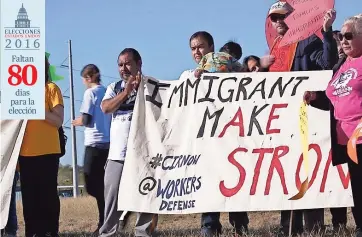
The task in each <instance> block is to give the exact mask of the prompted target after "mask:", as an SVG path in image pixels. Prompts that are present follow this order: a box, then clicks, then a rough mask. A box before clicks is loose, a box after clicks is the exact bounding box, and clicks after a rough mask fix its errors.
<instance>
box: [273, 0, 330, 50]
mask: <svg viewBox="0 0 362 237" xmlns="http://www.w3.org/2000/svg"><path fill="white" fill-rule="evenodd" d="M287 2H288V3H289V4H290V5H291V6H292V7H293V8H294V11H293V13H292V14H291V15H289V16H288V17H287V18H286V20H285V23H286V24H287V25H288V27H289V30H288V31H287V33H286V34H285V36H284V37H283V40H282V41H281V42H280V46H281V47H282V46H284V45H289V44H292V43H295V42H299V41H301V40H304V39H306V38H308V37H309V36H311V35H313V34H315V33H316V32H319V31H321V29H322V27H323V22H324V15H325V13H326V12H327V11H328V10H329V9H332V8H334V0H323V1H321V0H287Z"/></svg>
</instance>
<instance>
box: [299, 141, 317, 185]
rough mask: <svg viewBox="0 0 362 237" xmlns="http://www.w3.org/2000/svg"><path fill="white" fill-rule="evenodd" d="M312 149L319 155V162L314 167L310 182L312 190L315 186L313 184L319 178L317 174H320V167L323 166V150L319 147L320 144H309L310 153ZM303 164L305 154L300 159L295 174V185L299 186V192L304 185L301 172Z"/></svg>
mask: <svg viewBox="0 0 362 237" xmlns="http://www.w3.org/2000/svg"><path fill="white" fill-rule="evenodd" d="M311 149H313V150H314V151H315V153H316V154H317V162H316V164H315V166H314V169H313V173H312V177H311V179H310V180H309V184H308V188H310V187H311V186H312V185H313V183H314V181H315V179H316V177H317V174H318V170H319V166H320V165H321V162H322V151H321V148H320V147H319V145H318V144H309V150H308V151H310V150H311ZM302 163H303V154H302V155H301V156H300V157H299V162H298V166H297V171H296V172H295V183H296V185H297V189H298V190H300V186H301V185H302V182H301V181H300V170H301V167H302Z"/></svg>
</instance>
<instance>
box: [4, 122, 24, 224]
mask: <svg viewBox="0 0 362 237" xmlns="http://www.w3.org/2000/svg"><path fill="white" fill-rule="evenodd" d="M26 124H27V120H1V121H0V141H1V158H0V229H4V228H5V226H6V223H7V221H8V216H9V208H10V200H11V191H12V187H13V183H14V174H15V169H16V164H17V162H18V157H19V153H20V148H21V144H22V142H23V137H24V133H25V128H26Z"/></svg>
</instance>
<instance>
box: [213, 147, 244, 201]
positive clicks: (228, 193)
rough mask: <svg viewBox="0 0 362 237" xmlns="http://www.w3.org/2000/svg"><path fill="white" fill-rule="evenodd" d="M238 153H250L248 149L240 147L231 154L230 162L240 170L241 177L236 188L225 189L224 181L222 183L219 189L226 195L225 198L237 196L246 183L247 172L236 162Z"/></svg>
mask: <svg viewBox="0 0 362 237" xmlns="http://www.w3.org/2000/svg"><path fill="white" fill-rule="evenodd" d="M238 152H244V153H246V152H248V150H247V149H246V148H242V147H238V148H236V149H235V150H234V151H232V152H231V153H230V155H229V156H228V161H229V162H230V163H231V164H233V165H234V166H235V167H236V168H237V169H238V171H239V174H240V176H239V181H238V183H237V185H236V186H235V187H234V188H227V187H225V182H224V181H221V182H220V184H219V189H220V192H221V193H222V195H224V196H225V197H232V196H234V195H235V194H237V193H238V192H239V190H240V189H241V187H242V186H243V184H244V182H245V177H246V171H245V169H244V167H242V166H241V165H240V164H239V163H238V162H237V161H236V160H235V154H236V153H238Z"/></svg>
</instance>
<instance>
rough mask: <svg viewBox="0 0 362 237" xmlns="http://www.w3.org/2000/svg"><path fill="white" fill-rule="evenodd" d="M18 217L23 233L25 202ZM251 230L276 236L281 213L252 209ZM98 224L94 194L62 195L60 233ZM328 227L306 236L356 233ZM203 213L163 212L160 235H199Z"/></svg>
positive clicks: (73, 236) (83, 231)
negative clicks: (261, 211)
mask: <svg viewBox="0 0 362 237" xmlns="http://www.w3.org/2000/svg"><path fill="white" fill-rule="evenodd" d="M17 211H18V218H19V228H20V229H19V235H18V236H24V221H23V217H22V205H21V203H18V206H17ZM348 218H349V219H348V222H349V223H348V224H349V227H350V228H351V229H352V228H353V225H354V221H353V218H352V216H351V213H349V214H348ZM249 219H250V233H249V235H248V236H250V237H251V236H263V237H264V236H265V237H266V236H277V234H276V233H277V229H278V223H279V214H278V213H276V212H263V213H250V214H249ZM221 222H222V224H223V227H224V229H223V235H222V236H235V235H234V234H233V233H232V232H233V231H232V230H231V226H230V225H229V223H228V215H227V213H224V214H222V217H221ZM96 224H97V207H96V203H95V201H94V199H93V198H90V197H82V198H77V199H73V198H64V199H61V216H60V233H61V237H68V236H69V237H78V236H79V237H80V236H82V237H90V236H91V233H92V232H93V231H94V230H95V228H96ZM326 224H327V225H329V226H330V224H331V216H330V214H329V211H328V210H326ZM133 225H134V215H133V216H132V217H131V220H130V221H129V223H128V226H127V227H126V233H123V234H121V235H120V236H132V227H133ZM329 226H328V227H327V228H326V230H325V231H324V232H323V233H309V234H307V233H306V234H304V235H303V236H318V237H321V236H342V237H347V236H348V237H353V236H354V235H353V233H351V232H349V231H348V232H340V233H333V232H332V230H331V228H330V227H329ZM199 228H200V215H198V214H192V215H161V216H160V217H159V222H158V231H157V233H156V235H157V236H172V237H180V236H185V237H186V236H187V237H196V236H200V234H199Z"/></svg>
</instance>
